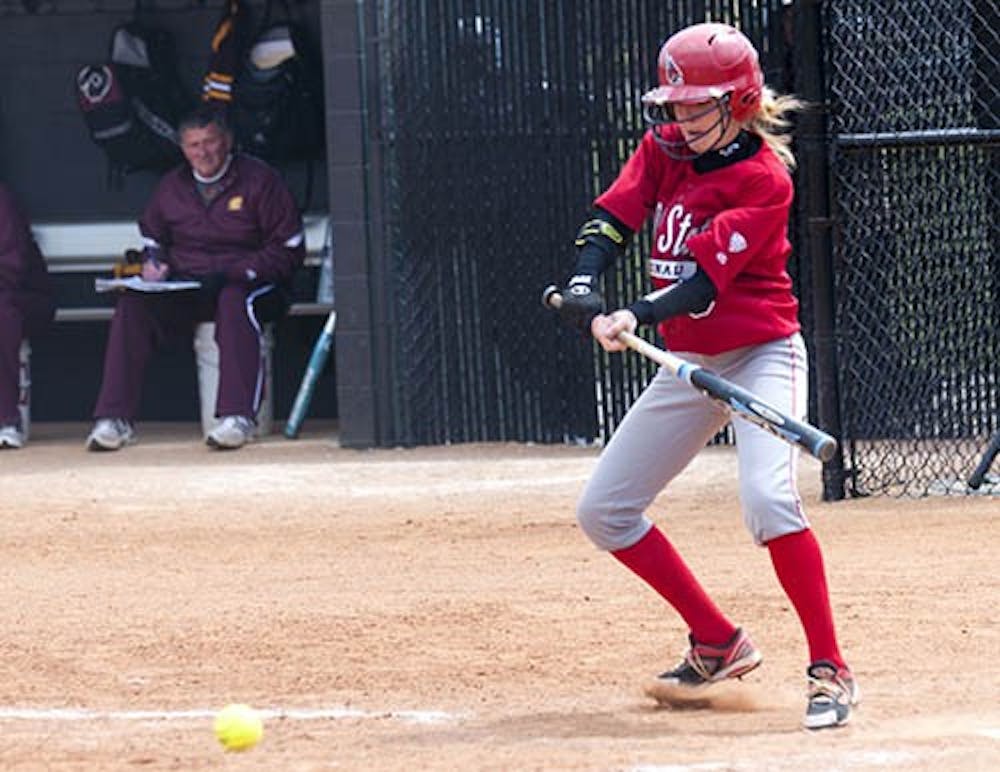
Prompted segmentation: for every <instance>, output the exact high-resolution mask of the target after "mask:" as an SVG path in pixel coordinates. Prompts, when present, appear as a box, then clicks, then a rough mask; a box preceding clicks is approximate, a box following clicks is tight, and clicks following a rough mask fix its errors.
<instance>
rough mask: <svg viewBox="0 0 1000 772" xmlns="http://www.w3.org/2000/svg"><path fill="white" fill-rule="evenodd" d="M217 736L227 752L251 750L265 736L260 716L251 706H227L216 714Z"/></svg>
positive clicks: (237, 704) (236, 704)
mask: <svg viewBox="0 0 1000 772" xmlns="http://www.w3.org/2000/svg"><path fill="white" fill-rule="evenodd" d="M213 728H214V729H215V736H216V738H218V740H219V742H220V743H222V747H224V748H225V749H226V750H227V751H245V750H249V749H250V748H252V747H253V746H255V745H256V744H257V743H259V742H260V738H261V737H262V736H263V735H264V723H263V722H262V721H261V720H260V715H259V714H258V713H257V711H256V710H254V709H253V708H251V707H250V706H249V705H243V704H240V703H234V704H232V705H226V707H224V708H223V709H222V710H220V711H219V712H218V713H216V714H215V722H214V724H213Z"/></svg>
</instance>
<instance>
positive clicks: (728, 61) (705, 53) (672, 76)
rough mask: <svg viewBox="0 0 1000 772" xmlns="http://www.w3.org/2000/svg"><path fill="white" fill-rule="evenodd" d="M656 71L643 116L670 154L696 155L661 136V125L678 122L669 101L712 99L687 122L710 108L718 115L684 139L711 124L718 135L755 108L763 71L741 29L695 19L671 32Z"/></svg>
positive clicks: (699, 101) (754, 50)
mask: <svg viewBox="0 0 1000 772" xmlns="http://www.w3.org/2000/svg"><path fill="white" fill-rule="evenodd" d="M657 70H658V75H659V85H658V86H657V87H656V88H654V89H652V90H650V91H648V92H647V93H646V94H644V95H643V97H642V104H643V117H644V118H645V119H646V121H647V122H648V123H650V124H651V125H652V126H653V130H654V134H655V136H656V138H657V139H658V140H659V141H660V144H661V146H663V147H664V149H665V150H667V152H668V154H670V155H671V156H673V155H674V154H675V153H679V154H682V155H683V156H684V157H687V158H690V157H692V154H693V155H694V156H697V155H700V153H694V151H691V150H690V149H687V150H686V151H685V149H684V148H676V147H674V145H676V144H677V143H675V142H669V141H667V140H665V139H664V138H663V137H662V136H661V131H660V129H659V127H660V126H663V125H665V124H667V123H676V122H678V121H677V120H676V110H675V109H674V107H673V105H674V104H678V103H701V102H711V103H713V104H712V106H711V107H709V108H707V109H706V110H705V111H704V112H703V113H700V114H698V115H694V116H688V117H687V119H686V121H694V120H697V119H699V118H701V117H703V116H704V115H705V114H708V113H709V112H711V111H712V110H718V112H719V120H718V121H717V122H716V123H715V124H714V125H713V126H712V127H710V128H709V129H707V130H705V131H702V132H699V133H698V134H697V135H692V136H689V137H688V139H687V140H686V142H685V143H684V144H688V143H690V142H692V141H697V140H699V139H700V138H702V137H705V136H707V135H708V134H709V133H711V132H713V131H715V130H716V128H718V129H719V139H721V138H722V136H723V135H724V134H725V133H726V132H727V131H728V130H729V127H730V126H731V125H732V123H733V121H736V122H738V123H742V122H744V121H747V120H749V119H750V118H752V117H753V116H754V115H755V114H756V112H757V110H758V109H759V108H760V101H761V95H762V93H763V88H764V74H763V71H762V70H761V68H760V60H759V58H758V56H757V51H756V49H754V47H753V44H752V43H751V42H750V41H749V40H748V39H747V38H746V37H745V36H744V35H743V33H741V32H740V31H739V30H737V29H736V28H735V27H730V26H729V25H727V24H714V23H706V24H695V25H693V26H691V27H687V28H685V29H683V30H681V31H680V32H677V33H675V34H674V35H672V36H671V37H670V38H668V39H667V42H666V43H664V44H663V46H662V47H661V48H660V54H659V57H658V59H657ZM686 121H685V122H686ZM715 144H717V143H715ZM715 144H713V145H712V147H713V148H714V147H715ZM668 147H669V148H670V149H668ZM705 152H707V151H705Z"/></svg>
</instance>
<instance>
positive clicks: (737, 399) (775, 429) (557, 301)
mask: <svg viewBox="0 0 1000 772" xmlns="http://www.w3.org/2000/svg"><path fill="white" fill-rule="evenodd" d="M542 303H543V304H544V305H545V306H547V307H549V308H556V309H558V308H559V306H560V305H561V304H562V295H560V294H559V290H558V288H556V287H555V286H554V285H553V286H550V287H547V288H546V289H545V292H544V293H542ZM618 339H619V340H620V341H622V343H624V344H625V345H626V346H628V347H629V348H630V349H632V350H633V351H636V352H638V353H640V354H642V355H643V356H644V357H646V358H647V359H650V360H652V361H653V362H656V364H658V365H660V367H664V368H666V369H667V370H669V371H670V372H671V373H673V374H674V375H675V376H677V377H678V378H680V379H681V380H682V381H684V382H686V383H687V384H688V385H690V386H692V387H693V388H695V389H697V390H698V391H700V392H702V393H703V394H705V395H706V396H708V397H711V398H712V399H714V400H718V401H719V402H721V403H723V404H724V405H726V406H727V407H728V408H729V409H730V410H732V411H733V413H735V414H736V415H738V416H740V418H743V419H745V420H747V421H750V422H751V423H753V424H756V425H757V426H759V427H761V428H762V429H766V430H767V431H769V432H771V434H774V435H775V436H777V437H780V438H781V439H783V440H784V441H785V442H790V443H792V444H794V445H799V446H801V447H803V448H805V449H806V450H807V451H809V453H810V454H812V455H813V456H815V457H816V458H818V459H819V460H820V461H829V460H830V459H831V458H833V455H834V453H836V451H837V441H836V440H835V439H834V438H833V437H831V436H830V435H829V434H827V433H826V432H824V431H821V430H820V429H817V428H816V427H815V426H812V425H811V424H807V423H805V422H803V421H798V420H796V419H795V418H792V417H791V416H787V415H785V414H784V413H782V412H781V411H780V410H777V409H776V408H773V407H771V406H770V405H768V404H767V403H765V402H763V401H762V400H761V399H759V398H758V397H757V396H756V395H755V394H752V393H751V392H749V391H747V390H746V389H744V388H742V387H740V386H737V385H736V384H735V383H731V382H730V381H727V380H726V379H725V378H723V377H722V376H720V375H717V374H716V373H713V372H712V371H711V370H706V369H705V368H703V367H701V366H700V365H694V364H691V363H690V362H687V361H685V360H683V359H681V358H680V357H679V356H677V355H676V354H671V353H670V352H669V351H664V350H663V349H661V348H658V347H657V346H654V345H653V344H652V343H649V342H648V341H646V340H643V339H642V338H640V337H639V336H637V335H633V334H632V333H629V332H621V333H619V334H618Z"/></svg>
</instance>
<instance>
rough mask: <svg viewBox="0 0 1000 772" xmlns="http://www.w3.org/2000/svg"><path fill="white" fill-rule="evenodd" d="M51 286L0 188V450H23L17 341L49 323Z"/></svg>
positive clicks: (17, 211)
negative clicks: (21, 448) (19, 407)
mask: <svg viewBox="0 0 1000 772" xmlns="http://www.w3.org/2000/svg"><path fill="white" fill-rule="evenodd" d="M54 314H55V304H54V302H53V300H52V285H51V282H50V281H49V274H48V272H47V271H46V268H45V260H44V259H43V258H42V254H41V252H40V251H39V250H38V245H37V244H36V243H35V239H34V236H32V233H31V228H30V227H29V225H28V220H27V219H26V218H25V216H24V215H23V214H22V212H21V210H20V209H19V208H18V206H17V204H16V203H15V201H14V198H13V196H12V195H11V193H10V191H9V190H7V188H5V187H4V186H3V185H0V449H3V448H20V447H22V446H23V445H24V441H25V435H24V427H23V426H22V425H21V415H20V410H19V409H18V405H19V397H20V382H19V375H20V358H19V352H20V349H21V341H22V340H24V339H25V338H31V337H34V336H36V335H39V334H41V333H42V332H43V331H44V330H45V328H46V327H47V326H48V325H49V323H50V322H51V321H52V317H53V315H54Z"/></svg>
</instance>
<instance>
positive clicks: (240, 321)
mask: <svg viewBox="0 0 1000 772" xmlns="http://www.w3.org/2000/svg"><path fill="white" fill-rule="evenodd" d="M178 132H179V134H180V141H181V150H182V151H183V153H184V157H185V159H186V160H187V163H186V164H182V165H181V166H180V167H178V168H176V169H174V170H172V171H170V172H168V173H167V174H166V175H165V176H164V178H163V180H162V181H161V182H160V184H159V186H158V187H157V188H156V190H155V192H154V193H153V197H152V200H151V201H150V202H149V205H148V206H147V207H146V210H145V212H143V214H142V217H141V218H140V220H139V230H140V231H141V233H142V236H143V239H144V241H145V245H146V246H145V253H144V259H143V264H142V276H143V278H144V279H147V280H149V281H163V280H169V279H197V280H200V281H201V283H202V289H200V290H197V291H177V292H157V293H143V292H131V291H127V292H124V293H123V294H122V295H121V297H120V298H119V300H118V304H117V306H116V308H115V313H114V316H113V317H112V320H111V330H110V332H109V338H108V347H107V352H106V354H105V360H104V378H103V381H102V384H101V390H100V394H99V396H98V398H97V405H96V407H95V408H94V418H96V419H97V422H96V424H95V425H94V429H93V431H91V433H90V436H89V437H88V438H87V447H88V448H89V449H90V450H118V449H119V448H121V447H123V446H124V445H127V444H130V443H132V442H134V441H135V430H134V428H133V425H132V422H133V420H134V419H135V416H136V412H137V411H138V408H139V401H140V396H141V388H142V381H143V374H144V372H145V369H146V365H147V363H148V361H149V358H150V356H151V355H152V353H153V352H154V351H155V350H156V349H157V348H159V347H160V346H162V345H163V344H165V343H166V342H168V341H169V340H170V339H172V338H176V337H177V336H181V337H183V338H184V339H185V340H186V341H187V342H190V340H191V336H192V334H193V331H194V327H195V325H196V324H197V323H198V322H204V321H213V320H214V321H215V340H216V343H217V344H218V346H219V391H218V399H217V401H216V412H215V414H216V416H218V417H220V418H221V420H220V421H219V423H218V425H217V426H216V427H215V428H214V429H213V430H212V431H211V432H210V433H209V435H208V437H207V442H208V444H209V446H210V447H213V448H220V449H221V448H239V447H242V446H243V444H244V443H246V442H247V441H248V440H250V439H251V438H252V437H253V435H254V431H255V428H256V426H255V417H256V415H257V410H258V408H259V407H260V402H261V398H262V396H263V390H264V382H263V381H264V362H263V356H262V340H261V332H262V327H261V325H262V323H263V322H265V321H270V320H272V319H274V318H277V317H278V316H280V315H281V314H282V313H284V311H285V309H286V306H287V303H286V300H285V294H284V292H283V290H282V285H287V284H288V283H289V282H290V281H291V278H292V274H293V273H294V271H295V269H296V268H298V267H299V266H300V265H302V261H303V259H304V258H305V236H304V232H303V228H302V218H301V217H300V215H299V212H298V209H297V207H296V205H295V200H294V198H293V196H292V194H291V191H289V189H288V187H287V186H286V185H285V184H284V182H283V181H282V179H281V177H280V175H279V174H278V172H277V171H275V170H274V169H272V168H271V167H270V166H268V165H267V164H265V163H264V162H262V161H259V160H257V159H255V158H252V157H249V156H244V155H239V154H233V151H232V148H233V137H232V132H231V131H230V129H229V127H228V126H227V124H226V121H225V118H224V117H223V116H222V115H221V114H219V113H218V112H215V111H212V110H210V109H207V108H202V109H201V110H199V111H197V112H196V113H194V114H193V115H191V116H189V117H187V118H185V119H184V120H183V121H181V123H180V125H179V127H178Z"/></svg>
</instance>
